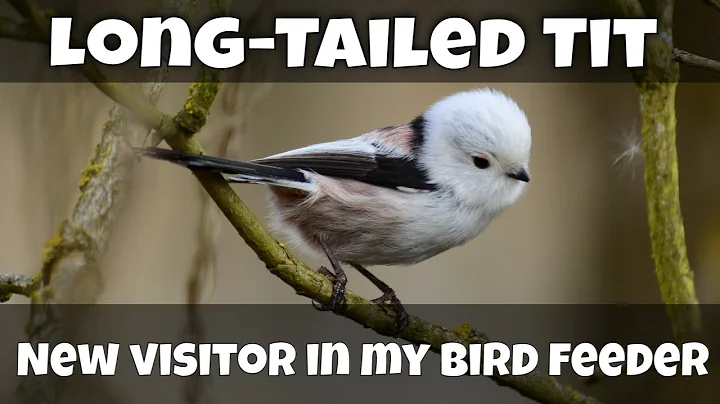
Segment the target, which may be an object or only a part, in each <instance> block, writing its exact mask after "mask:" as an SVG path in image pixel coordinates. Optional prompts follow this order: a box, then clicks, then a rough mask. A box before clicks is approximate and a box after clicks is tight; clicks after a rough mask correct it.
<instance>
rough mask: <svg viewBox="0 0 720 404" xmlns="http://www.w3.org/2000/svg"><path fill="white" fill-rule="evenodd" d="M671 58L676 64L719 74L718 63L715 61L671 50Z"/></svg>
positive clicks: (679, 50) (719, 67) (719, 66)
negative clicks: (672, 57) (673, 58)
mask: <svg viewBox="0 0 720 404" xmlns="http://www.w3.org/2000/svg"><path fill="white" fill-rule="evenodd" d="M673 56H674V57H675V61H676V62H680V63H682V64H685V65H688V66H693V67H699V68H702V69H705V70H710V71H713V72H718V73H720V62H718V61H717V60H713V59H708V58H706V57H702V56H698V55H695V54H693V53H690V52H686V51H684V50H681V49H673Z"/></svg>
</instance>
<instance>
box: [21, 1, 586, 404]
mask: <svg viewBox="0 0 720 404" xmlns="http://www.w3.org/2000/svg"><path fill="white" fill-rule="evenodd" d="M14 1H15V2H17V1H20V0H14ZM40 26H42V24H40ZM43 38H44V39H46V37H43ZM81 72H82V73H83V74H84V75H85V77H86V78H87V79H88V80H89V81H91V82H93V84H95V85H96V86H97V87H98V89H100V90H101V91H102V92H103V93H105V94H106V95H108V96H109V97H110V98H111V99H113V100H114V101H115V102H117V103H119V104H121V105H124V106H125V107H126V108H128V109H129V110H130V111H132V112H135V113H137V114H138V116H139V117H141V118H142V119H143V121H144V122H146V123H148V124H149V125H150V126H151V127H152V128H153V129H155V130H156V131H158V132H159V134H160V136H161V137H162V138H164V139H165V140H166V142H167V143H168V144H169V145H170V147H172V148H173V149H174V150H179V151H184V152H189V153H197V154H204V150H203V149H202V147H201V145H200V143H199V142H198V141H197V140H196V139H195V138H194V137H192V136H189V135H192V133H191V130H189V129H190V128H192V127H193V126H192V125H188V126H190V128H186V127H183V125H180V124H178V123H177V120H175V119H169V117H168V116H167V115H165V114H163V113H161V112H160V111H158V110H157V109H155V108H154V107H153V106H152V105H151V104H150V103H148V102H145V101H144V100H142V99H141V98H140V97H137V96H135V95H134V94H133V93H132V92H131V91H125V89H124V87H120V86H117V85H112V84H109V83H105V82H102V80H98V79H102V77H104V76H103V75H102V73H101V72H100V71H99V69H85V68H83V69H82V70H81ZM216 89H219V86H215V85H212V84H210V85H203V84H196V85H195V86H194V87H193V88H191V94H192V92H193V91H194V92H195V94H197V96H193V97H191V98H192V99H193V100H192V102H191V103H190V104H191V105H189V106H188V105H187V104H186V106H185V108H184V110H187V109H188V108H190V109H193V110H194V108H195V107H198V108H200V109H197V110H198V111H208V110H209V107H210V105H211V103H212V102H213V101H214V99H215V96H216V95H217V91H216ZM181 113H182V111H181ZM179 116H181V115H180V114H178V115H176V117H179ZM193 174H194V175H195V177H196V178H197V179H198V181H199V182H200V184H201V185H202V186H203V188H204V189H205V191H206V192H207V193H208V194H209V195H210V197H211V198H212V199H213V201H214V202H215V204H216V205H217V206H218V208H220V210H221V211H222V213H223V214H224V216H225V217H226V218H227V219H228V221H229V222H230V223H231V224H232V225H233V227H234V228H235V229H236V230H237V232H238V234H239V235H240V236H241V237H242V238H243V240H244V241H245V242H246V243H247V244H248V246H249V247H250V248H251V249H252V250H253V251H254V252H255V254H256V255H257V256H258V258H259V259H260V260H261V261H262V262H263V263H264V264H265V266H266V268H267V269H268V270H269V271H270V273H272V274H273V275H275V276H277V277H278V278H280V279H281V280H283V281H284V282H285V283H286V284H287V285H288V286H290V287H292V288H293V289H294V290H295V292H296V293H298V294H300V295H303V296H306V297H309V298H311V299H313V300H316V301H318V302H321V303H328V302H329V300H330V297H331V293H332V283H331V282H330V281H329V280H328V279H327V278H326V277H325V276H323V275H321V274H318V273H316V272H315V271H314V270H313V269H312V268H310V267H308V265H307V264H305V263H304V262H302V261H300V260H298V259H297V258H296V257H294V256H293V255H292V254H291V253H290V252H289V251H288V250H287V249H286V247H285V245H284V244H282V243H280V242H278V241H277V240H275V239H274V238H273V237H272V236H271V235H270V233H268V231H267V230H266V229H265V228H264V227H263V226H262V225H261V224H260V222H259V221H258V219H257V218H256V217H255V215H253V213H252V212H250V210H249V209H248V208H247V206H246V205H245V204H244V203H243V202H242V200H240V198H239V197H238V196H237V194H236V193H235V192H234V191H233V189H232V188H231V187H230V185H229V184H228V182H227V181H226V180H225V179H224V177H223V176H221V175H220V174H217V173H210V172H193ZM63 231H64V230H63ZM61 234H62V233H61ZM50 244H51V245H55V244H54V243H50ZM50 250H51V253H50V255H51V256H54V253H52V251H56V250H55V248H50ZM347 300H348V303H349V305H348V307H347V308H346V309H345V310H343V311H342V312H341V313H338V314H340V315H342V316H344V317H347V318H349V319H351V320H353V321H355V322H357V323H358V324H361V325H363V326H364V327H366V328H371V329H373V330H375V331H376V332H378V333H379V334H381V335H386V336H394V337H397V338H402V339H405V340H406V341H409V342H411V343H415V344H429V345H430V346H431V350H432V351H433V352H436V353H439V352H440V347H441V345H442V344H444V343H448V342H459V343H463V344H470V343H483V342H489V341H490V340H489V339H487V338H485V337H484V336H482V334H480V333H478V332H476V331H475V330H474V329H472V328H471V327H470V326H468V325H463V326H460V327H457V328H455V329H453V330H449V329H447V328H444V327H441V326H439V325H436V324H432V323H430V322H428V321H425V320H423V319H420V318H418V317H416V316H410V319H409V325H408V327H407V328H406V329H405V330H403V332H402V333H401V334H400V335H395V334H394V330H395V319H394V317H393V316H392V315H391V314H389V312H388V311H387V309H386V308H385V306H382V305H377V304H372V303H371V302H369V301H368V300H367V299H364V298H363V297H361V296H359V295H357V294H354V293H352V292H351V291H348V293H347ZM491 378H492V379H493V380H494V381H495V382H496V383H497V384H499V385H502V386H507V387H509V388H511V389H513V390H515V391H517V392H518V393H520V394H522V395H523V396H526V397H528V398H530V399H533V400H535V401H537V402H539V403H544V404H580V403H585V404H590V403H593V404H595V403H597V401H596V400H594V399H593V398H590V397H587V396H584V395H582V394H580V393H579V392H577V391H575V390H574V389H572V388H570V387H569V386H562V385H560V384H559V383H558V382H557V381H556V380H555V379H554V378H552V377H545V376H542V375H540V374H539V373H537V372H534V373H531V374H529V375H525V376H509V375H508V376H491ZM36 402H42V401H40V400H38V401H36Z"/></svg>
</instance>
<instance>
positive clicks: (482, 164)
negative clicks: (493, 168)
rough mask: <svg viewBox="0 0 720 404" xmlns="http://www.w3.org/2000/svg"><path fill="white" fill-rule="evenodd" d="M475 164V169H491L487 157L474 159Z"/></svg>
mask: <svg viewBox="0 0 720 404" xmlns="http://www.w3.org/2000/svg"><path fill="white" fill-rule="evenodd" d="M473 163H475V167H477V168H480V169H483V170H484V169H486V168H488V167H490V160H488V159H486V158H485V157H473Z"/></svg>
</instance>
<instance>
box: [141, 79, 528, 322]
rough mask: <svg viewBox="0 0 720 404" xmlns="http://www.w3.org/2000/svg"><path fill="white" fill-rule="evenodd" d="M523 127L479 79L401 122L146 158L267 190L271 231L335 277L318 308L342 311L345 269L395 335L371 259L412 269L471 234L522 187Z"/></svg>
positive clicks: (511, 107)
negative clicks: (224, 154)
mask: <svg viewBox="0 0 720 404" xmlns="http://www.w3.org/2000/svg"><path fill="white" fill-rule="evenodd" d="M531 146H532V135H531V127H530V124H529V121H528V118H527V115H526V114H525V112H524V111H523V110H522V109H521V108H520V107H519V106H518V104H517V103H516V102H515V101H514V100H513V99H512V98H511V97H509V96H508V95H506V94H505V93H503V92H500V91H498V90H495V89H491V88H488V87H480V88H472V89H469V90H464V91H458V92H455V93H452V94H450V95H447V96H445V97H444V98H441V99H439V100H437V101H435V102H434V103H432V104H431V105H430V106H429V107H427V109H425V110H424V111H423V112H422V113H420V114H419V115H416V116H414V117H413V118H412V119H410V120H409V122H407V123H404V124H398V125H392V126H387V127H382V128H379V129H374V130H370V131H368V132H366V133H363V134H360V135H358V136H355V137H350V138H345V139H342V140H334V141H328V142H323V143H318V144H314V145H310V146H305V147H301V148H298V149H294V150H290V151H286V152H283V153H279V154H275V155H271V156H268V157H264V158H260V159H255V160H249V161H236V160H231V159H227V158H221V157H214V156H207V155H199V154H191V153H185V152H181V151H173V150H170V149H163V148H156V147H155V148H137V149H136V151H137V152H138V153H139V154H141V155H143V156H147V157H151V158H154V159H159V160H165V161H169V162H172V163H175V164H178V165H181V166H184V167H186V168H188V169H190V170H205V171H208V170H209V171H215V172H219V173H222V174H226V175H227V177H226V179H227V181H228V182H230V183H244V184H264V185H267V186H268V188H269V192H268V206H269V211H270V214H269V218H270V228H271V230H272V231H280V232H282V233H283V235H284V237H285V239H284V241H285V244H286V245H288V247H289V248H291V249H295V248H297V249H301V250H302V252H304V253H306V254H310V255H312V256H315V257H323V258H327V259H328V261H329V262H330V265H331V266H332V269H333V271H332V272H331V271H330V270H328V269H327V268H326V267H324V266H323V267H320V268H319V269H318V270H317V271H318V272H320V273H322V274H323V275H325V276H326V277H327V278H328V279H329V280H330V281H331V282H332V283H333V292H332V296H331V299H330V302H329V303H327V304H315V303H316V302H313V304H314V305H315V307H316V308H317V309H318V310H323V311H338V310H342V309H344V308H346V307H347V299H346V295H345V293H346V285H347V276H346V273H345V270H344V266H345V265H350V266H351V267H353V268H355V269H356V270H357V271H358V272H359V273H361V274H362V275H363V276H364V277H365V278H367V279H368V280H369V281H370V282H372V283H373V284H374V285H375V286H376V287H377V288H378V289H379V290H380V292H382V295H381V296H380V297H379V298H377V299H373V300H372V302H373V303H385V304H388V305H391V306H392V308H393V309H394V311H395V313H396V317H395V320H396V326H397V331H398V332H401V331H402V330H404V329H405V327H407V325H408V314H407V312H406V311H405V308H404V307H403V306H402V302H401V301H400V299H399V298H398V297H397V295H396V294H395V291H394V290H393V289H392V288H391V287H390V286H388V285H387V284H386V283H384V282H383V281H381V280H380V279H379V278H377V277H376V276H375V275H374V274H373V273H371V272H370V271H369V270H368V269H367V267H371V266H410V265H414V264H418V263H420V262H423V261H425V260H428V259H430V258H432V257H435V256H437V255H438V254H441V253H443V252H445V251H447V250H450V249H452V248H454V247H458V246H461V245H464V244H466V243H468V242H470V241H471V240H473V239H475V238H476V237H477V236H478V235H479V234H480V233H481V232H482V231H483V230H484V229H485V228H486V227H487V226H488V225H489V224H490V223H491V221H492V220H493V219H494V218H496V217H497V216H498V215H499V214H500V213H502V212H503V211H504V210H505V209H506V208H508V207H509V206H511V205H513V204H514V203H515V202H516V201H517V200H518V199H519V197H520V196H521V195H522V194H523V193H524V191H525V189H526V186H527V184H529V183H530V169H529V164H530V154H531Z"/></svg>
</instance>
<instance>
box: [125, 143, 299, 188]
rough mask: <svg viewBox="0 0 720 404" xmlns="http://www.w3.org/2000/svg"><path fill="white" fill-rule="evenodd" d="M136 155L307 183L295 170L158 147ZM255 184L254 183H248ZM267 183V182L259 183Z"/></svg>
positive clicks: (202, 168) (210, 168) (233, 172)
mask: <svg viewBox="0 0 720 404" xmlns="http://www.w3.org/2000/svg"><path fill="white" fill-rule="evenodd" d="M134 150H135V153H137V154H140V155H142V156H146V157H152V158H154V159H157V160H165V161H169V162H171V163H175V164H178V165H181V166H183V167H186V168H189V169H191V170H207V171H216V172H221V173H224V174H231V175H239V176H248V178H249V179H250V178H252V179H257V180H271V181H272V180H280V181H283V182H284V181H290V182H307V179H306V178H305V175H304V174H303V173H302V172H300V171H298V170H295V169H293V168H281V167H273V166H268V165H264V164H256V163H248V162H244V161H237V160H230V159H226V158H222V157H213V156H203V155H200V154H192V153H185V152H179V151H174V150H168V149H160V148H157V147H148V148H134ZM248 182H253V181H248ZM258 182H265V181H258Z"/></svg>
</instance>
